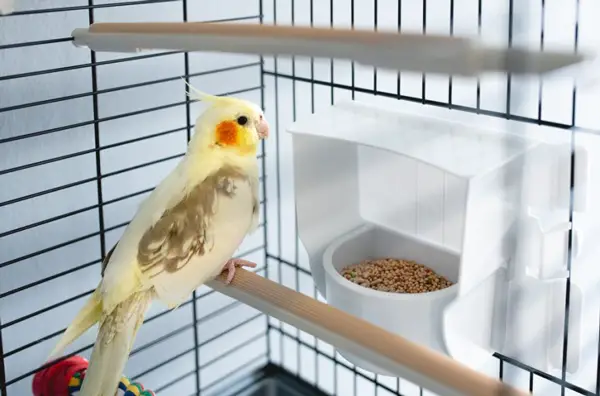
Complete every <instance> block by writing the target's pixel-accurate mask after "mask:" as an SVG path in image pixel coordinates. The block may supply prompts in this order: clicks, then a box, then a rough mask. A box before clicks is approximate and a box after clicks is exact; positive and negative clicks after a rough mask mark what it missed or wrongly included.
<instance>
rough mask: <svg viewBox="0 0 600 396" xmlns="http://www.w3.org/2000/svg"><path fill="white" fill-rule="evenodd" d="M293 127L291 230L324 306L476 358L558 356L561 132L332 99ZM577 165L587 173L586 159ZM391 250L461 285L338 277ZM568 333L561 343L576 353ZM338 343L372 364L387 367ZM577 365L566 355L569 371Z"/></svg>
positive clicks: (475, 363)
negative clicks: (435, 287)
mask: <svg viewBox="0 0 600 396" xmlns="http://www.w3.org/2000/svg"><path fill="white" fill-rule="evenodd" d="M288 131H289V132H290V133H291V134H292V139H293V156H294V159H293V161H294V172H295V173H294V183H295V194H296V211H297V216H298V232H299V238H300V240H301V242H302V244H303V245H304V247H305V248H306V250H307V253H308V256H309V260H310V267H311V271H312V274H313V277H314V281H315V283H316V286H317V289H318V291H319V292H320V293H321V294H322V295H323V296H324V297H325V299H326V300H327V302H328V303H329V304H331V305H333V306H335V307H337V308H339V309H342V310H344V311H346V312H348V313H350V314H353V315H355V316H358V317H361V318H363V319H365V320H367V321H370V322H371V323H373V324H375V325H378V326H380V327H383V328H385V329H387V330H389V331H391V332H394V333H396V334H399V335H401V336H403V337H406V338H407V339H409V340H411V341H414V342H417V343H419V344H422V345H424V346H427V347H430V348H432V349H435V350H437V351H439V352H442V353H445V354H448V355H450V356H452V357H453V358H455V359H457V360H459V361H461V362H462V363H464V364H467V365H469V366H471V367H473V368H479V367H481V366H482V365H483V364H484V363H485V362H486V361H487V359H488V358H489V357H490V356H491V355H492V354H493V352H495V351H499V352H503V351H505V352H507V353H509V352H511V353H517V352H518V353H519V358H521V359H522V361H524V362H525V363H528V364H531V365H532V366H534V367H537V368H540V369H548V368H552V367H555V366H556V365H557V364H558V366H560V360H558V361H557V360H556V359H555V358H556V357H557V356H554V357H552V356H553V355H552V353H554V352H552V351H553V350H556V345H557V342H559V341H562V340H558V339H557V338H556V337H555V336H556V334H557V329H560V327H561V326H562V323H563V322H562V321H561V319H562V316H560V314H561V312H560V310H561V309H562V310H563V311H564V305H560V304H557V302H556V299H558V298H559V297H560V296H562V297H563V299H564V279H565V277H566V276H567V272H566V271H565V268H564V265H565V260H564V257H565V255H566V251H567V235H568V232H569V229H570V223H569V222H568V216H567V214H568V211H564V210H563V211H561V210H562V209H565V208H568V196H567V199H565V195H564V194H563V192H564V191H565V190H566V191H567V192H568V182H569V180H568V178H567V179H565V177H564V175H563V174H562V173H560V172H557V171H556V169H566V170H568V169H570V164H569V156H568V155H567V156H566V155H563V154H564V153H567V152H570V151H568V150H569V149H568V147H566V146H565V145H564V144H567V143H566V142H565V143H564V144H562V143H560V144H548V143H545V142H542V141H536V140H534V139H531V138H529V137H524V136H517V135H515V134H510V133H507V132H500V131H493V130H484V129H477V128H474V127H472V126H468V125H465V124H461V123H457V122H451V121H446V120H443V119H440V118H427V117H421V116H416V115H410V114H405V113H402V112H399V111H396V110H391V109H384V108H379V107H376V106H374V105H367V104H361V103H358V102H344V103H340V104H336V105H333V106H331V107H328V108H326V109H324V110H322V111H320V112H318V113H316V114H312V115H310V116H307V117H306V118H303V119H302V120H300V121H298V122H296V123H294V124H293V125H291V126H290V127H289V128H288ZM578 150H581V149H579V148H578ZM582 153H583V154H582V155H581V156H580V158H583V161H587V156H585V155H584V154H585V152H584V151H582ZM583 165H585V163H583ZM554 167H556V168H554ZM578 169H579V170H580V172H583V173H581V174H579V175H578V176H577V177H578V179H577V180H578V181H582V182H583V183H584V182H585V180H587V175H586V173H585V170H586V169H587V167H586V166H580V165H579V164H578ZM582 170H583V171H582ZM548 174H549V176H548ZM519 175H520V176H519ZM565 183H566V184H565ZM523 186H529V187H530V188H525V187H523ZM581 188H583V187H581ZM583 190H585V188H583ZM519 200H521V201H519ZM584 201H585V200H584ZM584 201H583V202H579V205H582V206H585V202H584ZM565 205H567V206H565ZM521 208H526V209H521ZM536 210H537V212H536ZM538 212H539V213H538ZM517 231H518V232H519V234H516V232H517ZM517 235H518V236H517ZM517 240H519V242H520V243H518V244H515V241H517ZM523 241H526V242H523ZM390 256H391V257H396V258H401V259H410V260H415V261H416V262H419V263H421V264H424V265H427V266H429V267H430V268H432V269H433V270H434V271H436V272H437V273H439V274H441V275H444V276H446V277H447V278H449V279H450V280H451V281H453V282H455V284H454V285H453V286H451V287H449V288H446V289H443V290H440V291H435V292H430V293H423V294H398V293H387V292H381V291H376V290H372V289H367V288H365V287H362V286H359V285H356V284H354V283H352V282H350V281H348V280H346V279H344V278H343V277H342V276H341V275H340V270H341V268H343V267H344V266H347V265H351V264H356V263H358V262H360V261H361V260H363V259H367V258H378V257H390ZM558 281H561V282H558ZM572 289H573V290H574V291H575V292H574V294H573V296H575V297H574V298H573V299H572V301H571V304H572V309H571V314H570V322H571V324H572V328H575V329H578V328H579V327H578V323H579V321H580V309H579V305H578V304H580V301H579V300H578V298H577V295H578V294H577V290H578V289H577V286H576V285H574V284H572ZM561 293H562V294H561ZM519 304H525V306H523V305H519ZM515 307H516V308H515ZM519 307H520V308H519ZM528 308H530V309H528ZM557 315H558V316H557ZM509 322H515V323H519V324H520V325H518V326H517V329H514V328H512V327H510V324H511V323H509ZM574 333H575V334H573V332H571V338H570V344H569V348H570V349H571V348H573V349H572V350H575V351H578V350H579V349H578V348H579V345H578V344H579V338H578V335H577V331H575V332H574ZM508 341H510V342H508ZM340 353H341V354H343V355H344V357H345V358H346V359H348V360H349V361H351V362H352V363H354V364H356V365H357V366H359V367H362V368H364V369H366V370H369V371H372V372H375V373H378V374H383V375H395V374H394V373H388V372H386V371H385V370H382V369H380V368H378V367H376V366H374V365H372V364H371V363H370V362H368V361H365V360H363V359H361V358H360V357H358V356H352V355H349V354H347V353H345V352H344V351H340ZM577 362H578V353H574V354H572V356H570V357H569V361H568V366H567V368H568V370H569V371H573V370H574V369H576V368H577Z"/></svg>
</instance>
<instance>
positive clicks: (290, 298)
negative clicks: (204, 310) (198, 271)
mask: <svg viewBox="0 0 600 396" xmlns="http://www.w3.org/2000/svg"><path fill="white" fill-rule="evenodd" d="M224 279H225V276H224V275H221V276H220V277H218V278H217V279H216V280H213V281H211V282H209V283H208V284H207V285H208V286H209V287H211V288H213V289H215V290H217V291H219V292H221V293H223V294H226V295H228V296H230V297H233V298H235V299H237V300H239V301H241V302H243V303H245V304H247V305H249V306H251V307H254V308H256V309H258V310H260V311H262V312H264V313H266V314H268V315H271V316H273V317H275V318H277V319H279V320H281V321H283V322H286V323H289V324H291V325H293V326H296V327H297V328H299V329H301V330H303V331H306V332H308V333H311V334H313V335H314V336H316V337H318V338H320V339H322V340H323V341H325V342H328V343H330V344H331V345H333V346H335V347H337V348H339V349H344V350H346V351H348V352H349V353H353V354H356V355H360V356H362V357H364V358H365V359H368V360H370V361H372V362H373V363H375V364H377V365H379V366H380V367H383V368H385V369H386V370H389V371H390V372H392V373H397V375H398V376H399V377H402V378H405V379H407V380H409V381H412V382H414V383H416V384H418V385H420V386H422V387H424V388H425V389H428V390H430V391H433V392H436V393H438V394H440V395H444V396H500V395H502V396H525V395H527V394H528V393H525V392H523V391H520V390H517V389H515V388H512V387H510V386H508V385H506V384H504V383H503V382H501V381H499V380H497V379H494V378H490V377H487V376H485V375H482V374H480V373H478V372H476V371H473V370H471V369H470V368H467V367H465V366H463V365H462V364H460V363H458V362H456V361H454V360H452V359H451V358H449V357H446V356H444V355H441V354H439V353H437V352H434V351H432V350H430V349H427V348H424V347H421V346H419V345H417V344H415V343H412V342H410V341H408V340H406V339H404V338H402V337H399V336H397V335H394V334H392V333H389V332H387V331H385V330H383V329H382V328H380V327H377V326H374V325H372V324H370V323H368V322H366V321H364V320H362V319H359V318H356V317H354V316H351V315H349V314H347V313H345V312H343V311H340V310H338V309H336V308H334V307H331V306H329V305H327V304H323V303H322V302H320V301H318V300H315V299H313V298H310V297H308V296H305V295H304V294H301V293H298V292H296V291H294V290H292V289H289V288H287V287H285V286H282V285H280V284H278V283H275V282H273V281H271V280H269V279H266V278H264V277H261V276H259V275H256V274H254V273H252V272H249V271H246V270H243V269H238V270H237V271H236V275H235V278H234V280H233V282H232V283H231V284H230V285H228V286H226V285H225V284H224V282H223V281H224ZM390 315H394V313H393V312H390ZM407 320H410V318H407Z"/></svg>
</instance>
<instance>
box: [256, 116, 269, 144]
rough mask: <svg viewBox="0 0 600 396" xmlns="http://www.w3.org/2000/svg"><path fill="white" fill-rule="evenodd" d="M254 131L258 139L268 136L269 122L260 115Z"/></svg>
mask: <svg viewBox="0 0 600 396" xmlns="http://www.w3.org/2000/svg"><path fill="white" fill-rule="evenodd" d="M256 131H257V133H258V137H259V139H266V138H268V137H269V123H268V122H267V120H266V119H265V118H264V117H262V118H261V119H260V121H258V126H257V127H256Z"/></svg>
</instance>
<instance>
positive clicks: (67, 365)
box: [32, 356, 156, 396]
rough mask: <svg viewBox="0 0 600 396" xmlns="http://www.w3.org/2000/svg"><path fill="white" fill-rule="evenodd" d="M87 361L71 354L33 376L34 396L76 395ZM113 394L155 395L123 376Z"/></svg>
mask: <svg viewBox="0 0 600 396" xmlns="http://www.w3.org/2000/svg"><path fill="white" fill-rule="evenodd" d="M87 366H88V361H87V360H86V359H84V358H82V357H80V356H72V357H69V358H67V359H65V360H62V361H59V362H57V363H55V364H53V365H51V366H49V367H47V368H45V369H44V370H41V371H40V372H38V373H37V374H36V375H35V377H33V384H32V388H33V395H34V396H77V395H78V394H79V391H80V390H81V385H82V384H83V380H84V379H85V370H86V369H87ZM115 396H156V395H155V394H154V392H152V391H151V390H149V389H144V387H143V386H142V385H141V384H139V383H137V382H131V381H130V380H129V378H127V377H125V376H123V377H121V381H120V382H119V387H118V389H117V391H116V393H115Z"/></svg>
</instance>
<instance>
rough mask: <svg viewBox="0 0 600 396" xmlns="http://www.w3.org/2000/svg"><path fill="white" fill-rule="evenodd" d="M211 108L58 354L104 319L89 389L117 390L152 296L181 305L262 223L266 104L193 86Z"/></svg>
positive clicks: (85, 390) (232, 263)
mask: <svg viewBox="0 0 600 396" xmlns="http://www.w3.org/2000/svg"><path fill="white" fill-rule="evenodd" d="M192 90H193V91H194V92H195V94H196V95H195V97H193V99H196V100H202V101H204V102H207V104H208V107H207V108H206V110H205V111H204V112H203V114H202V115H201V116H200V117H199V118H198V119H197V120H196V127H195V132H194V135H193V137H192V139H191V140H190V142H189V144H188V149H187V153H186V155H185V156H184V157H183V158H182V160H181V162H179V164H178V165H177V166H176V167H175V169H174V170H173V171H172V172H171V173H170V174H169V175H168V176H167V177H166V178H165V179H164V180H163V181H162V182H161V183H160V184H159V185H158V186H157V187H156V189H155V190H154V191H153V192H152V193H151V194H150V196H149V197H148V198H147V199H146V200H145V201H144V202H143V203H142V204H141V205H140V207H139V209H138V212H137V213H136V215H135V216H134V218H133V220H132V221H131V223H130V224H129V225H128V227H127V229H126V230H125V232H124V234H123V236H122V237H121V239H120V241H119V242H118V244H117V245H116V246H115V247H114V248H113V249H112V251H111V252H110V253H109V254H108V256H107V258H106V259H105V261H104V263H103V269H102V280H101V281H100V284H99V285H98V287H97V288H96V290H95V291H94V293H93V294H92V295H91V297H90V299H89V300H88V302H87V303H86V305H85V306H84V307H83V308H82V309H81V311H79V313H78V314H77V316H76V317H75V319H74V320H73V322H72V323H71V324H70V325H69V327H68V328H67V330H66V331H65V333H64V334H63V336H62V338H61V340H60V341H59V342H58V344H57V346H56V347H55V349H54V351H53V352H52V353H51V355H50V359H54V358H56V357H57V356H58V355H59V354H61V353H62V351H63V350H64V348H65V347H66V346H67V345H69V344H70V343H71V342H73V341H74V340H75V339H76V338H78V337H79V336H80V335H81V334H83V333H84V332H85V331H86V330H88V329H89V328H90V327H91V326H93V325H94V324H95V323H97V322H98V323H99V331H98V336H97V338H96V343H95V345H94V350H93V352H92V356H91V359H90V364H89V367H88V369H87V372H86V376H85V380H84V382H83V387H82V389H81V392H80V393H79V395H80V396H114V394H115V391H116V389H117V386H118V383H119V380H120V378H121V375H122V372H123V369H124V367H125V364H126V362H127V359H128V357H129V353H130V351H131V347H132V345H133V342H134V339H135V336H136V333H137V331H138V329H139V327H140V326H141V324H142V322H143V319H144V315H145V313H146V311H147V309H148V307H149V304H150V303H151V301H152V300H153V299H157V300H159V301H162V302H163V303H165V304H167V306H168V307H169V308H176V307H177V306H179V305H180V304H181V303H183V302H184V301H185V300H187V299H188V298H189V297H190V295H191V293H192V292H193V291H194V290H195V289H196V288H198V287H199V286H201V285H202V284H203V283H205V282H206V281H208V280H210V279H213V278H214V277H215V276H217V275H218V274H219V273H221V272H222V271H223V270H224V269H227V270H228V271H229V273H228V277H227V281H228V282H231V280H232V279H233V276H234V273H235V268H236V266H250V267H253V266H255V264H254V263H251V262H248V261H244V260H239V259H232V255H233V254H234V253H235V251H236V250H237V248H238V247H239V245H240V244H241V242H242V241H243V239H244V238H245V236H246V235H247V234H248V233H250V232H252V231H254V230H255V229H256V228H257V226H258V214H259V200H258V185H259V178H258V162H257V158H256V156H257V146H258V143H259V141H260V139H262V138H266V137H268V134H269V125H268V123H267V121H266V119H265V117H264V114H263V111H262V109H260V107H258V106H257V105H255V104H254V103H251V102H248V101H246V100H242V99H237V98H227V97H216V96H211V95H208V94H205V93H202V92H200V91H197V90H196V89H194V88H192Z"/></svg>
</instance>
